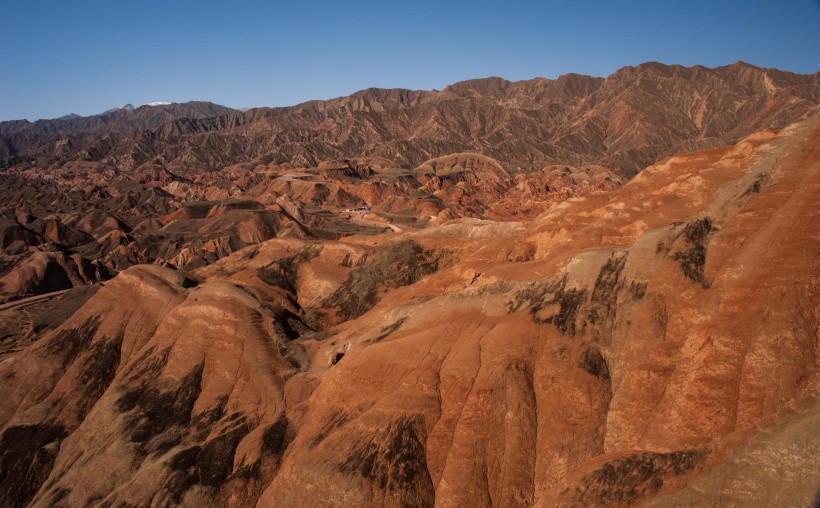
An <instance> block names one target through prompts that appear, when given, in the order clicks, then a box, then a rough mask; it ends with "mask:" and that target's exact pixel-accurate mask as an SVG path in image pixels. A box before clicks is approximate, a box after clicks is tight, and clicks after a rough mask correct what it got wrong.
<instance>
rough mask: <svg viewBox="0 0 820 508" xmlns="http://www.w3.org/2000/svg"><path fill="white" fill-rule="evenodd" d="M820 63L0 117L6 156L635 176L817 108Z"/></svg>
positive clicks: (125, 166) (127, 165)
mask: <svg viewBox="0 0 820 508" xmlns="http://www.w3.org/2000/svg"><path fill="white" fill-rule="evenodd" d="M819 104H820V73H815V74H812V75H801V74H794V73H790V72H783V71H779V70H776V69H765V68H759V67H755V66H753V65H749V64H747V63H744V62H737V63H735V64H732V65H728V66H724V67H716V68H706V67H702V66H694V67H682V66H679V65H671V66H670V65H663V64H659V63H645V64H642V65H639V66H637V67H624V68H622V69H620V70H618V71H616V72H615V73H613V74H612V75H611V76H609V77H607V78H597V77H590V76H583V75H578V74H567V75H564V76H561V77H559V78H558V79H554V80H552V79H544V78H535V79H531V80H527V81H519V82H510V81H507V80H504V79H501V78H495V77H492V78H485V79H476V80H470V81H464V82H460V83H456V84H454V85H451V86H448V87H446V88H445V89H444V90H441V91H437V90H433V91H411V90H403V89H367V90H362V91H360V92H356V93H354V94H352V95H350V96H348V97H340V98H337V99H332V100H326V101H310V102H306V103H304V104H300V105H297V106H293V107H286V108H256V109H250V110H247V111H240V110H235V109H231V108H227V107H224V106H219V105H217V104H212V103H209V102H188V103H184V104H160V103H157V105H155V106H149V105H144V106H140V107H137V108H133V107H128V106H126V107H122V108H117V109H115V110H110V111H107V112H105V113H103V114H101V115H95V116H89V117H77V116H75V115H68V116H67V117H62V118H59V119H55V120H38V121H36V122H28V121H25V120H20V121H10V122H2V123H0V166H2V167H9V166H15V165H19V164H37V163H47V164H54V163H61V162H66V161H70V160H83V161H94V162H98V163H100V164H103V165H110V166H114V167H117V168H118V169H119V170H125V171H128V170H134V169H137V168H140V167H144V166H146V165H149V166H150V165H156V164H158V163H159V164H162V165H163V166H167V167H169V168H171V169H172V170H174V171H177V172H179V173H186V172H190V171H202V170H206V171H213V170H219V169H221V168H222V167H225V166H227V165H231V164H236V163H242V162H258V163H264V164H269V163H271V162H274V163H279V164H286V165H290V166H295V167H298V166H314V165H316V164H318V163H319V162H321V161H322V160H331V159H341V158H347V157H355V156H377V157H383V158H386V159H389V160H393V161H395V162H396V163H397V164H398V165H401V166H404V167H415V166H416V165H418V164H420V163H421V162H423V161H425V160H428V159H430V158H433V157H438V156H443V155H447V154H451V153H460V152H478V153H481V154H484V155H487V156H490V157H493V158H495V159H497V160H499V161H501V162H503V163H504V164H505V165H507V166H509V167H510V168H512V169H514V170H517V169H522V170H532V169H538V168H540V167H543V166H545V165H547V164H552V163H565V164H574V165H582V164H601V165H605V166H608V167H610V168H612V169H614V170H616V171H619V172H620V173H621V174H623V175H625V176H631V175H634V174H635V173H636V172H638V171H640V170H641V169H642V168H643V167H645V166H647V165H649V164H651V163H653V162H655V161H656V160H658V159H659V158H662V157H664V156H668V155H671V154H674V153H680V152H685V151H692V150H697V149H703V148H709V147H716V146H723V145H726V144H730V143H733V142H735V141H737V140H738V139H740V138H742V137H743V136H746V135H748V134H749V133H752V132H755V131H759V130H762V129H769V128H778V127H782V126H785V125H788V124H790V123H792V122H795V121H797V120H800V119H802V118H805V117H808V116H811V115H813V114H815V113H817V111H818V109H819V108H820V106H818V105H819Z"/></svg>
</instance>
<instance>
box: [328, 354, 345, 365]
mask: <svg viewBox="0 0 820 508" xmlns="http://www.w3.org/2000/svg"><path fill="white" fill-rule="evenodd" d="M344 357H345V352H344V351H336V354H334V355H333V359H332V360H330V364H331V365H336V364H337V363H339V361H340V360H341V359H342V358H344Z"/></svg>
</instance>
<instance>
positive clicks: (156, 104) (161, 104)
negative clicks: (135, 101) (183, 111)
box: [143, 101, 171, 106]
mask: <svg viewBox="0 0 820 508" xmlns="http://www.w3.org/2000/svg"><path fill="white" fill-rule="evenodd" d="M169 105H171V103H170V102H162V101H158V102H146V103H145V104H143V106H169Z"/></svg>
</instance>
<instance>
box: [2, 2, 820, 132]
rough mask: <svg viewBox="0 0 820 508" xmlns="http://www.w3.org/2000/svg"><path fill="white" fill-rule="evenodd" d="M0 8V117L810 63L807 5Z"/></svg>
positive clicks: (815, 60)
mask: <svg viewBox="0 0 820 508" xmlns="http://www.w3.org/2000/svg"><path fill="white" fill-rule="evenodd" d="M0 12H2V14H3V23H2V25H3V26H2V29H0V120H8V119H19V118H28V119H30V120H34V119H38V118H54V117H58V116H62V115H65V114H68V113H77V114H80V115H90V114H97V113H100V112H102V111H104V110H106V109H109V108H112V107H115V106H118V105H121V104H125V103H133V104H134V105H140V104H143V103H147V102H153V101H171V102H185V101H189V100H208V101H212V102H216V103H219V104H223V105H226V106H231V107H253V106H285V105H292V104H296V103H299V102H303V101H306V100H310V99H327V98H332V97H338V96H342V95H348V94H350V93H352V92H354V91H356V90H360V89H363V88H368V87H388V88H392V87H401V88H412V89H433V88H436V89H440V88H442V87H444V86H446V85H448V84H451V83H454V82H457V81H461V80H464V79H471V78H478V77H486V76H501V77H504V78H507V79H511V80H520V79H529V78H532V77H535V76H544V77H548V78H554V77H557V76H559V75H561V74H565V73H568V72H577V73H581V74H590V75H596V76H606V75H608V74H610V73H612V72H613V71H615V70H616V69H618V68H620V67H623V66H625V65H637V64H639V63H642V62H645V61H650V60H652V61H660V62H663V63H668V64H672V63H680V64H683V65H695V64H702V65H706V66H710V67H712V66H718V65H725V64H729V63H732V62H735V61H737V60H744V61H747V62H749V63H752V64H755V65H759V66H763V67H776V68H779V69H783V70H789V71H793V72H801V73H814V72H817V71H820V0H745V1H724V0H709V1H702V0H689V1H686V0H676V1H668V0H651V1H629V0H623V1H619V0H607V1H598V0H575V1H573V0H561V1H526V2H525V1H515V0H505V1H497V2H484V1H481V0H474V1H472V2H446V1H443V0H442V1H438V2H428V1H424V0H417V1H402V2H393V1H390V0H381V1H342V0H340V1H336V2H325V1H311V0H295V1H290V2H279V1H250V0H249V1H243V0H233V1H231V0H221V1H211V0H164V1H154V0H139V1H137V0H105V1H100V0H74V1H65V0H60V1H56V0H2V9H0Z"/></svg>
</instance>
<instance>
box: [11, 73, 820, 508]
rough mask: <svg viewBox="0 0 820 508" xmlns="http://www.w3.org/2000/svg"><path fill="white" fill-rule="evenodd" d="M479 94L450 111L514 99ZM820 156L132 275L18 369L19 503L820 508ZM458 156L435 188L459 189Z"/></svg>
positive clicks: (760, 153) (729, 153)
mask: <svg viewBox="0 0 820 508" xmlns="http://www.w3.org/2000/svg"><path fill="white" fill-rule="evenodd" d="M650 70H651V69H650ZM660 71H663V72H669V73H672V74H673V77H674V75H675V73H694V72H704V73H707V72H709V73H711V72H714V71H709V70H700V69H694V70H692V69H678V68H675V69H671V70H670V69H669V68H661V69H660ZM660 71H658V72H660ZM628 72H637V71H634V70H631V71H630V70H624V71H623V73H625V74H626V73H628ZM641 72H647V71H646V70H643V71H641ZM723 72H735V73H737V74H738V75H737V76H736V79H738V80H741V81H743V82H744V83H747V85H746V86H753V85H755V83H758V84H759V82H758V81H756V78H755V77H754V75H752V74H748V75H747V74H744V73H743V72H739V71H738V70H737V69H734V70H733V69H729V70H724V71H723ZM612 79H614V78H609V79H608V80H607V81H609V80H612ZM624 79H626V78H624ZM784 79H785V78H784ZM659 80H660V78H659ZM762 83H763V84H762V85H761V86H766V82H765V81H763V82H762ZM479 84H480V85H481V86H482V87H483V88H476V86H478V85H476V84H469V83H468V84H461V85H460V86H459V88H458V89H457V90H455V91H453V90H450V91H445V92H442V94H444V93H447V94H461V95H463V96H469V95H471V94H482V95H487V94H490V93H492V94H496V95H498V96H501V97H505V98H509V97H510V96H511V95H510V92H509V90H508V88H509V87H512V86H513V85H510V84H505V82H502V81H499V82H496V83H494V84H492V86H489V84H487V83H485V82H481V83H479ZM775 85H776V83H775ZM519 86H522V85H519ZM603 86H604V85H603V84H602V83H600V82H599V81H585V80H583V79H580V78H579V79H578V82H577V83H573V84H572V86H569V85H568V87H569V89H570V90H571V91H574V90H578V89H580V90H591V89H595V90H596V91H600V90H601V89H602V87H603ZM567 93H570V92H567ZM531 95H532V94H531V93H529V92H528V94H527V96H528V97H529V96H531ZM403 97H404V98H403V99H402V98H401V97H399V99H397V100H398V101H399V103H401V102H402V100H403V101H404V102H409V103H411V105H412V104H413V103H414V101H416V102H418V101H423V99H421V98H419V97H416V96H414V95H413V94H410V95H406V96H403ZM505 100H506V99H505ZM362 101H363V105H361V107H366V105H365V104H366V103H367V101H366V100H365V98H362ZM311 107H313V106H311ZM316 107H318V106H316ZM369 107H371V108H372V107H373V106H372V104H371V106H369ZM819 153H820V119H818V117H816V116H815V117H813V118H811V119H809V120H807V121H804V122H802V123H800V124H797V125H795V126H791V127H788V128H785V129H783V130H781V131H778V132H762V133H757V134H754V135H751V136H748V137H746V138H744V139H743V140H741V141H740V142H739V143H737V144H735V145H733V146H729V147H723V148H714V149H711V150H707V151H701V152H696V153H690V154H686V155H680V156H675V157H672V158H669V159H666V160H663V161H661V162H659V163H657V164H655V165H652V166H651V167H649V168H647V169H646V170H644V171H643V172H641V173H640V174H639V175H638V176H636V177H635V178H633V179H632V180H631V181H629V182H627V183H626V184H624V185H623V186H621V187H619V188H617V189H614V190H610V191H608V192H601V193H596V194H586V195H584V196H580V197H574V198H571V199H568V200H566V201H562V202H556V203H554V204H552V205H550V207H549V208H548V210H547V211H546V213H544V214H542V215H540V216H538V217H537V218H535V219H533V220H531V221H526V222H493V221H490V220H481V219H475V218H472V219H471V218H463V219H460V220H455V221H449V222H445V223H443V224H441V225H438V226H436V225H430V226H428V227H427V228H426V229H422V230H410V229H408V230H407V231H401V230H400V231H398V232H395V231H394V233H391V234H385V235H376V236H351V237H348V238H345V239H342V240H333V239H325V240H318V239H312V238H300V237H296V236H294V237H291V238H276V239H272V240H268V241H264V242H261V243H259V244H256V245H250V246H248V247H245V248H242V249H240V250H238V251H237V252H234V253H233V254H230V255H226V256H225V257H222V258H221V259H219V260H218V261H215V262H213V263H211V264H209V265H207V266H204V267H201V268H198V269H195V270H190V271H188V272H184V271H175V270H171V269H168V268H162V267H159V266H147V265H139V266H133V267H131V268H128V269H127V270H124V271H122V272H121V273H120V274H119V275H117V276H116V277H115V278H114V279H112V280H111V281H109V282H107V283H106V284H105V285H104V286H103V287H102V288H101V289H99V291H98V292H97V293H96V294H94V295H93V296H91V297H90V299H88V300H87V302H86V303H85V305H84V306H83V307H82V308H80V309H79V310H78V311H77V312H76V313H74V314H73V315H72V316H71V317H70V318H69V319H68V320H67V321H65V322H64V323H62V324H61V325H59V326H57V327H56V328H55V329H53V330H52V331H50V332H48V333H46V334H45V335H43V336H42V338H40V339H39V340H38V341H36V342H35V343H34V344H33V345H32V346H30V347H28V348H27V349H25V350H24V351H22V352H17V353H14V354H12V355H6V356H5V357H4V358H3V360H2V363H0V379H3V380H4V386H6V388H5V391H4V397H3V400H2V401H0V425H2V428H3V431H2V433H0V451H1V452H0V453H2V455H0V497H2V498H4V499H7V500H10V501H9V504H12V505H15V506H23V505H27V504H30V505H32V506H54V505H67V506H80V505H88V504H93V503H97V502H99V503H102V504H105V505H121V504H122V505H138V506H139V505H148V504H153V505H158V506H169V505H177V504H182V505H201V506H210V505H212V506H225V505H228V506H248V505H254V504H258V505H259V506H270V505H274V504H287V505H292V506H316V505H333V506H338V505H341V504H345V505H371V504H385V505H389V506H399V505H402V506H403V505H422V506H428V505H432V504H438V505H441V506H449V505H463V504H472V505H477V506H483V505H490V504H494V505H504V506H506V505H541V506H554V505H568V506H569V505H573V506H574V505H615V506H626V505H632V504H635V503H641V502H656V503H658V504H659V505H662V506H663V505H667V504H668V503H671V502H681V503H689V502H695V503H707V504H708V503H718V504H722V503H738V504H755V503H757V504H763V503H767V504H773V505H799V504H807V503H810V502H811V500H813V499H814V496H815V494H816V491H817V489H818V487H820V477H818V475H817V471H818V470H820V467H818V466H820V464H819V463H818V459H817V457H818V456H820V454H818V453H816V452H817V448H818V439H817V436H816V433H815V432H813V431H812V429H814V428H815V427H816V422H817V419H818V417H820V416H818V415H820V413H818V408H820V406H819V405H818V402H817V394H818V388H820V385H818V377H817V373H818V365H817V362H818V357H820V350H818V343H817V340H818V337H817V330H818V315H817V309H818V302H820V294H818V284H817V282H818V281H817V277H816V274H818V273H820V258H819V257H818V256H817V253H818V252H820V229H818V228H820V220H819V219H820V217H819V216H818V214H820V210H818V207H817V205H816V196H817V195H818V191H820V157H818V154H819ZM459 160H461V159H458V158H456V160H455V161H453V160H446V159H445V160H437V161H430V162H429V164H428V167H429V168H430V169H425V170H424V171H422V173H424V174H428V175H431V181H435V180H434V179H432V177H433V176H435V177H438V178H439V183H438V184H436V185H443V184H442V183H441V182H444V181H446V178H443V176H446V175H448V174H450V173H451V171H452V169H453V168H455V167H456V166H458V162H459ZM470 164H471V166H474V167H476V168H479V170H481V171H485V172H487V174H489V175H501V174H503V173H502V171H505V170H504V168H503V166H500V165H499V166H496V165H495V164H494V163H493V162H492V161H490V160H481V161H472V162H471V163H470ZM353 166H355V164H353ZM499 168H500V169H499ZM371 169H372V166H371ZM322 170H324V171H330V172H341V173H342V174H343V175H346V176H344V177H345V178H360V177H361V176H362V175H364V174H365V173H368V171H366V170H364V169H361V168H359V169H356V170H354V168H353V167H348V169H345V167H338V168H337V167H330V166H327V165H326V166H324V167H323V169H322ZM425 172H426V173H425ZM458 173H459V172H458V171H457V170H456V174H458ZM397 178H398V177H397ZM399 180H400V179H399ZM467 180H469V178H462V181H467ZM288 206H290V205H288ZM283 209H284V205H283ZM186 213H189V214H193V215H191V217H194V216H196V217H198V216H199V215H197V214H199V212H197V211H196V210H193V211H192V210H188V211H187V212H186ZM203 213H211V212H207V211H206V212H203ZM191 220H193V218H192V219H191ZM772 464H782V466H783V467H782V468H780V469H778V468H776V467H772ZM102 472H105V473H104V474H102Z"/></svg>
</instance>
